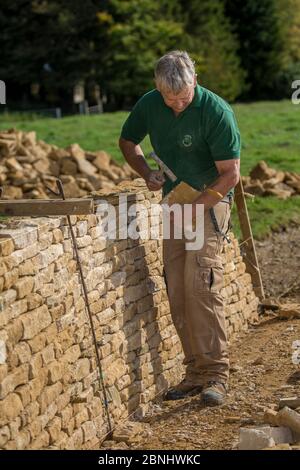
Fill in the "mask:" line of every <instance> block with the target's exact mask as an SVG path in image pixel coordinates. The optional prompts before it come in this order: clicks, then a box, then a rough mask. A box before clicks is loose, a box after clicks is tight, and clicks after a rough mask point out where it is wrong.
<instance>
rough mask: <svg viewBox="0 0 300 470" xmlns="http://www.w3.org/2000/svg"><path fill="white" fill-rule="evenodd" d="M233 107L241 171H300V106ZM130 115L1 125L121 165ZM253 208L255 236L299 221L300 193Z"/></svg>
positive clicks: (258, 201) (0, 118) (6, 118)
mask: <svg viewBox="0 0 300 470" xmlns="http://www.w3.org/2000/svg"><path fill="white" fill-rule="evenodd" d="M233 108H234V111H235V113H236V116H237V120H238V123H239V127H240V130H241V135H242V155H241V173H242V175H247V174H248V173H249V171H250V170H251V168H253V166H254V165H255V164H256V163H257V162H258V161H259V160H265V161H266V162H267V163H268V164H269V165H270V166H272V167H274V168H276V169H282V170H288V171H296V172H298V173H300V158H299V157H300V137H299V136H300V133H299V130H300V105H298V106H297V105H293V104H292V103H291V102H290V101H279V102H259V103H250V104H236V105H234V106H233ZM126 116H127V113H126V112H115V113H106V114H102V115H92V116H71V117H65V118H62V119H46V118H40V117H39V118H35V116H34V115H31V116H27V117H26V118H25V117H24V116H22V115H18V114H15V115H14V114H8V115H5V114H2V115H0V129H8V128H11V127H15V128H17V129H23V130H26V131H29V130H35V131H36V132H37V137H38V139H42V140H45V141H46V142H49V143H53V144H56V145H58V146H60V147H66V146H68V145H70V144H71V143H74V142H77V143H78V144H79V145H81V146H82V147H83V148H84V149H85V150H100V149H102V150H105V151H107V152H108V153H110V154H111V155H112V156H113V158H114V159H115V160H117V161H118V162H121V163H122V162H124V160H123V157H122V156H121V154H120V151H119V149H118V145H117V142H118V138H119V134H120V129H121V127H122V123H123V122H124V120H125V118H126ZM142 146H143V149H144V152H145V153H146V152H149V151H150V150H151V145H150V142H149V139H148V138H146V139H145V141H144V142H143V144H142ZM248 208H249V212H250V217H251V221H252V227H253V232H254V235H255V237H256V238H262V237H263V236H265V235H266V234H267V233H268V232H269V231H270V228H271V227H272V228H276V227H278V226H280V225H281V224H286V223H288V221H289V220H291V219H300V196H297V197H293V198H290V199H289V200H287V201H281V200H278V199H275V198H271V197H268V198H259V197H256V198H255V200H254V201H249V202H248ZM233 220H234V225H235V228H236V231H237V232H238V223H237V220H236V214H233Z"/></svg>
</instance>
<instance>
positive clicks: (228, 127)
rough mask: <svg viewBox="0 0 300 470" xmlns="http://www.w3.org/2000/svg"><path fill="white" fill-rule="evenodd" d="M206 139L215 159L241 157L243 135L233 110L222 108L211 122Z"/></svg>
mask: <svg viewBox="0 0 300 470" xmlns="http://www.w3.org/2000/svg"><path fill="white" fill-rule="evenodd" d="M206 141H207V143H208V145H209V148H210V151H211V154H212V157H213V159H214V160H230V159H231V158H240V153H241V136H240V132H239V129H238V125H237V122H236V119H235V116H234V113H233V112H232V111H229V110H222V112H221V113H218V115H217V116H216V118H215V119H214V120H212V121H211V122H210V124H209V129H208V132H207V135H206Z"/></svg>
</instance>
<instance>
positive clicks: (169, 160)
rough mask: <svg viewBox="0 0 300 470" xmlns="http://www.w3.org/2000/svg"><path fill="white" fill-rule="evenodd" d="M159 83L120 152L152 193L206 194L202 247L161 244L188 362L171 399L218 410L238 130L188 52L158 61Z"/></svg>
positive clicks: (130, 124)
mask: <svg viewBox="0 0 300 470" xmlns="http://www.w3.org/2000/svg"><path fill="white" fill-rule="evenodd" d="M155 85H156V89H154V90H152V91H150V92H148V93H146V94H145V95H144V96H142V98H140V99H139V101H138V102H137V103H136V105H135V106H134V108H133V110H132V112H131V113H130V115H129V117H128V118H127V120H126V122H125V123H124V125H123V128H122V132H121V137H120V141H119V145H120V149H121V151H122V152H123V155H124V157H125V159H126V160H127V162H128V163H129V164H130V165H131V167H132V168H134V170H136V171H137V173H139V174H140V175H141V176H142V177H143V178H144V179H145V181H146V184H147V187H148V189H149V190H151V191H158V190H160V189H161V188H163V196H165V195H166V194H168V193H169V192H170V190H171V189H172V188H173V187H174V186H175V185H176V184H178V182H179V181H181V180H182V181H185V182H187V183H188V184H190V185H191V186H192V187H194V188H195V189H198V190H202V192H201V194H200V196H199V197H198V198H197V200H196V201H194V202H193V204H192V210H193V216H195V214H196V205H197V204H203V205H204V245H203V247H202V248H201V249H200V250H186V249H185V240H184V239H175V238H174V237H171V238H170V239H164V240H163V262H164V272H165V276H166V285H167V291H168V297H169V302H170V309H171V315H172V319H173V322H174V325H175V327H176V330H177V333H178V335H179V338H180V340H181V343H182V347H183V351H184V356H185V358H184V364H186V373H185V377H184V379H183V380H182V381H181V382H180V383H179V384H178V385H177V386H175V387H173V388H171V389H169V390H168V392H167V394H166V396H165V398H166V399H169V400H170V399H173V400H174V399H180V398H183V397H185V396H186V395H191V394H195V393H200V391H201V392H202V394H201V397H202V401H203V402H204V404H206V405H208V406H215V405H220V404H222V403H223V402H224V399H225V396H226V392H227V382H228V371H229V361H228V353H227V339H226V331H225V317H224V305H223V299H222V296H221V289H222V286H223V267H222V262H221V257H220V253H221V249H222V243H224V240H225V238H226V235H225V233H226V231H227V230H228V228H229V227H228V226H229V221H230V210H231V205H232V197H233V191H234V187H235V185H236V184H237V182H238V180H239V174H240V167H239V163H240V160H239V158H240V133H239V130H238V127H237V123H236V119H235V116H234V113H233V111H232V109H231V107H230V106H229V105H228V104H227V103H226V102H225V101H224V100H223V99H222V98H220V97H219V96H217V95H216V94H215V93H212V92H211V91H209V90H207V89H206V88H204V87H201V86H200V85H199V84H197V79H196V74H195V68H194V63H193V61H192V60H191V58H190V57H189V55H188V54H187V52H184V51H172V52H170V53H168V54H166V55H164V56H163V57H161V58H160V59H159V60H158V62H157V64H156V68H155ZM147 134H149V136H150V140H151V144H152V146H153V148H154V150H155V152H156V153H157V155H158V156H159V157H160V158H161V160H163V161H164V162H165V163H166V164H167V166H168V167H169V168H170V169H171V170H172V171H173V172H174V173H175V175H176V176H177V177H178V180H176V182H175V183H172V182H171V181H170V180H168V178H166V179H165V178H164V177H162V175H161V172H159V171H158V170H154V171H153V170H151V169H150V168H149V166H148V165H147V163H146V161H145V159H144V156H143V152H142V149H141V147H140V145H139V143H140V142H141V141H142V140H143V139H144V137H145V136H146V135H147ZM173 223H174V221H173Z"/></svg>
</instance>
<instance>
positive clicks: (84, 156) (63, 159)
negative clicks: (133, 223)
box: [0, 129, 139, 199]
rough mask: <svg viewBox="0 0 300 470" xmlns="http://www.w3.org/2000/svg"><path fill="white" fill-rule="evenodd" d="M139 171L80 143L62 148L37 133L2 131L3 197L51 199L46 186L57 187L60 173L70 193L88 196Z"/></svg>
mask: <svg viewBox="0 0 300 470" xmlns="http://www.w3.org/2000/svg"><path fill="white" fill-rule="evenodd" d="M138 176H139V175H138V174H137V173H135V171H134V170H133V169H132V168H131V167H130V166H129V165H128V164H127V163H125V164H124V165H119V164H118V163H116V162H115V161H114V160H113V159H112V158H111V157H110V155H108V154H107V153H106V152H104V151H98V152H90V151H84V150H83V149H82V148H81V147H80V146H79V145H78V144H72V145H70V146H69V147H67V148H65V149H62V148H59V147H57V146H56V145H50V144H47V143H46V142H44V141H42V140H37V139H36V133H35V132H34V131H32V132H24V131H20V130H16V129H10V130H8V131H4V132H3V131H2V132H1V133H0V186H2V187H3V190H4V191H3V195H2V198H3V199H48V198H50V197H53V196H52V195H51V194H50V193H49V191H47V189H46V186H49V187H51V188H52V189H54V190H57V188H56V184H55V180H56V178H57V177H59V178H60V179H61V180H62V182H63V185H64V190H65V195H66V197H84V196H86V195H88V194H91V193H92V192H93V191H98V190H100V189H114V188H115V187H117V185H118V183H120V182H124V180H133V179H135V178H136V177H138Z"/></svg>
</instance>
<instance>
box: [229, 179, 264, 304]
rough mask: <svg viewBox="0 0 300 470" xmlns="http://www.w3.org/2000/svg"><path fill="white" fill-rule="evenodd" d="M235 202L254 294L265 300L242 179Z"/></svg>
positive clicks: (237, 186) (235, 195) (235, 194)
mask: <svg viewBox="0 0 300 470" xmlns="http://www.w3.org/2000/svg"><path fill="white" fill-rule="evenodd" d="M234 201H235V203H236V206H237V211H238V217H239V221H240V227H241V231H242V236H243V241H244V247H245V252H246V257H245V264H246V267H247V271H248V272H249V273H250V274H251V277H252V281H253V289H254V292H255V294H256V295H257V297H259V298H260V299H261V300H262V299H264V298H265V293H264V288H263V284H262V279H261V273H260V269H259V265H258V260H257V255H256V250H255V245H254V239H253V234H252V229H251V225H250V220H249V215H248V209H247V204H246V200H245V194H244V188H243V183H242V180H241V179H240V180H239V182H238V184H237V185H236V188H235V192H234Z"/></svg>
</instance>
